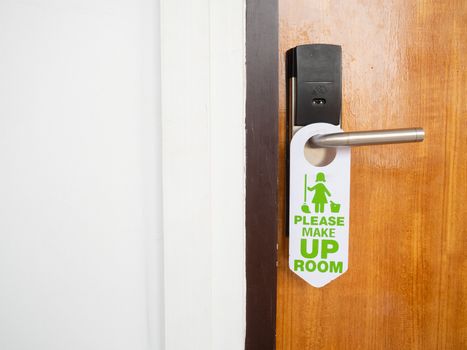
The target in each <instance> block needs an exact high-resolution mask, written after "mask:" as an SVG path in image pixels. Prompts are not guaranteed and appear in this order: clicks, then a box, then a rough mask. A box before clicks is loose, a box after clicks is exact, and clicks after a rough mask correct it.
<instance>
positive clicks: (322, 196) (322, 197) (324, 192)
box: [308, 172, 331, 213]
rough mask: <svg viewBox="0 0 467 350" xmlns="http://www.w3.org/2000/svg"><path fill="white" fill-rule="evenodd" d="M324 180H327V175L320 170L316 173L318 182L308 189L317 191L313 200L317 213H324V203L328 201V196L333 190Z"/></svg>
mask: <svg viewBox="0 0 467 350" xmlns="http://www.w3.org/2000/svg"><path fill="white" fill-rule="evenodd" d="M323 182H326V176H325V175H324V173H321V172H320V173H317V174H316V184H315V185H314V186H313V187H308V191H310V192H313V191H314V192H315V193H314V195H313V199H312V200H311V202H312V203H314V204H315V212H316V213H324V205H325V204H326V203H327V202H328V198H327V197H328V196H329V197H330V196H331V192H329V190H328V189H327V187H326V186H325V185H324V183H323Z"/></svg>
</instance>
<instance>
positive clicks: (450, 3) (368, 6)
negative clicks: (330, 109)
mask: <svg viewBox="0 0 467 350" xmlns="http://www.w3.org/2000/svg"><path fill="white" fill-rule="evenodd" d="M279 38H280V39H279V46H280V65H279V66H280V68H279V69H280V74H279V76H280V77H281V79H280V87H279V89H280V111H279V112H280V119H281V120H280V126H281V127H280V128H281V130H280V145H281V147H283V146H284V145H285V129H284V126H285V118H286V109H285V106H286V104H285V101H286V99H285V81H284V79H285V78H284V75H285V74H284V58H285V56H284V54H285V51H286V50H287V49H289V48H291V47H294V46H296V45H300V44H309V43H329V44H338V45H342V51H343V67H342V70H343V110H342V121H343V128H344V130H347V131H356V130H369V129H386V128H403V127H415V126H422V127H424V128H425V131H426V139H425V141H424V142H423V143H419V144H400V145H387V146H368V147H361V148H354V149H353V150H352V172H351V211H350V252H349V254H350V255H349V269H348V271H347V272H346V273H345V274H344V275H342V276H341V277H339V278H337V279H336V280H335V281H333V282H331V283H330V284H328V285H326V286H324V287H323V288H320V289H317V288H314V287H311V286H309V285H307V284H306V283H305V282H304V281H303V280H301V279H300V278H299V277H297V276H296V275H294V274H293V273H292V272H291V271H289V269H288V266H287V258H288V240H287V238H286V237H284V234H283V232H284V225H285V223H284V221H283V216H281V218H282V221H281V225H279V226H280V227H279V237H278V239H279V257H278V260H279V264H278V290H277V298H278V300H277V349H297V350H305V349H397V350H399V349H467V283H466V282H467V229H466V225H467V223H466V221H467V131H466V130H467V107H466V106H467V1H465V0H459V1H454V0H424V1H413V0H410V1H407V0H392V1H391V0H388V1H374V0H364V1H361V0H346V1H331V0H320V1H318V0H314V1H310V0H280V1H279ZM284 152H285V149H284V148H282V149H281V150H280V155H281V162H283V160H284V155H285V154H284ZM279 169H283V167H279ZM282 171H283V170H282ZM280 176H281V178H282V179H283V177H284V173H281V174H280ZM282 182H283V181H282ZM281 193H282V196H283V195H284V188H282V192H281ZM282 209H283V208H279V212H280V213H281V214H282Z"/></svg>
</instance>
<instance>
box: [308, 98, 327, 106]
mask: <svg viewBox="0 0 467 350" xmlns="http://www.w3.org/2000/svg"><path fill="white" fill-rule="evenodd" d="M311 103H313V105H315V106H323V105H325V104H326V99H324V98H314V99H313V100H312V101H311Z"/></svg>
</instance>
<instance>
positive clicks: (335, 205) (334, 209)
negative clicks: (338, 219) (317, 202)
mask: <svg viewBox="0 0 467 350" xmlns="http://www.w3.org/2000/svg"><path fill="white" fill-rule="evenodd" d="M339 210H341V205H340V204H338V203H335V202H333V201H331V213H338V212H339Z"/></svg>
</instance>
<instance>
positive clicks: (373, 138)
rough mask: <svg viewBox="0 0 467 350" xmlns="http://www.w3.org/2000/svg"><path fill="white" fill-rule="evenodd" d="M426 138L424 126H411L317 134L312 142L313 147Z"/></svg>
mask: <svg viewBox="0 0 467 350" xmlns="http://www.w3.org/2000/svg"><path fill="white" fill-rule="evenodd" d="M424 138H425V131H424V130H423V129H422V128H410V129H392V130H372V131H354V132H341V133H336V134H325V135H315V136H313V137H312V138H311V140H310V142H311V144H312V146H313V147H343V146H366V145H384V144H387V143H404V142H421V141H423V139H424Z"/></svg>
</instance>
